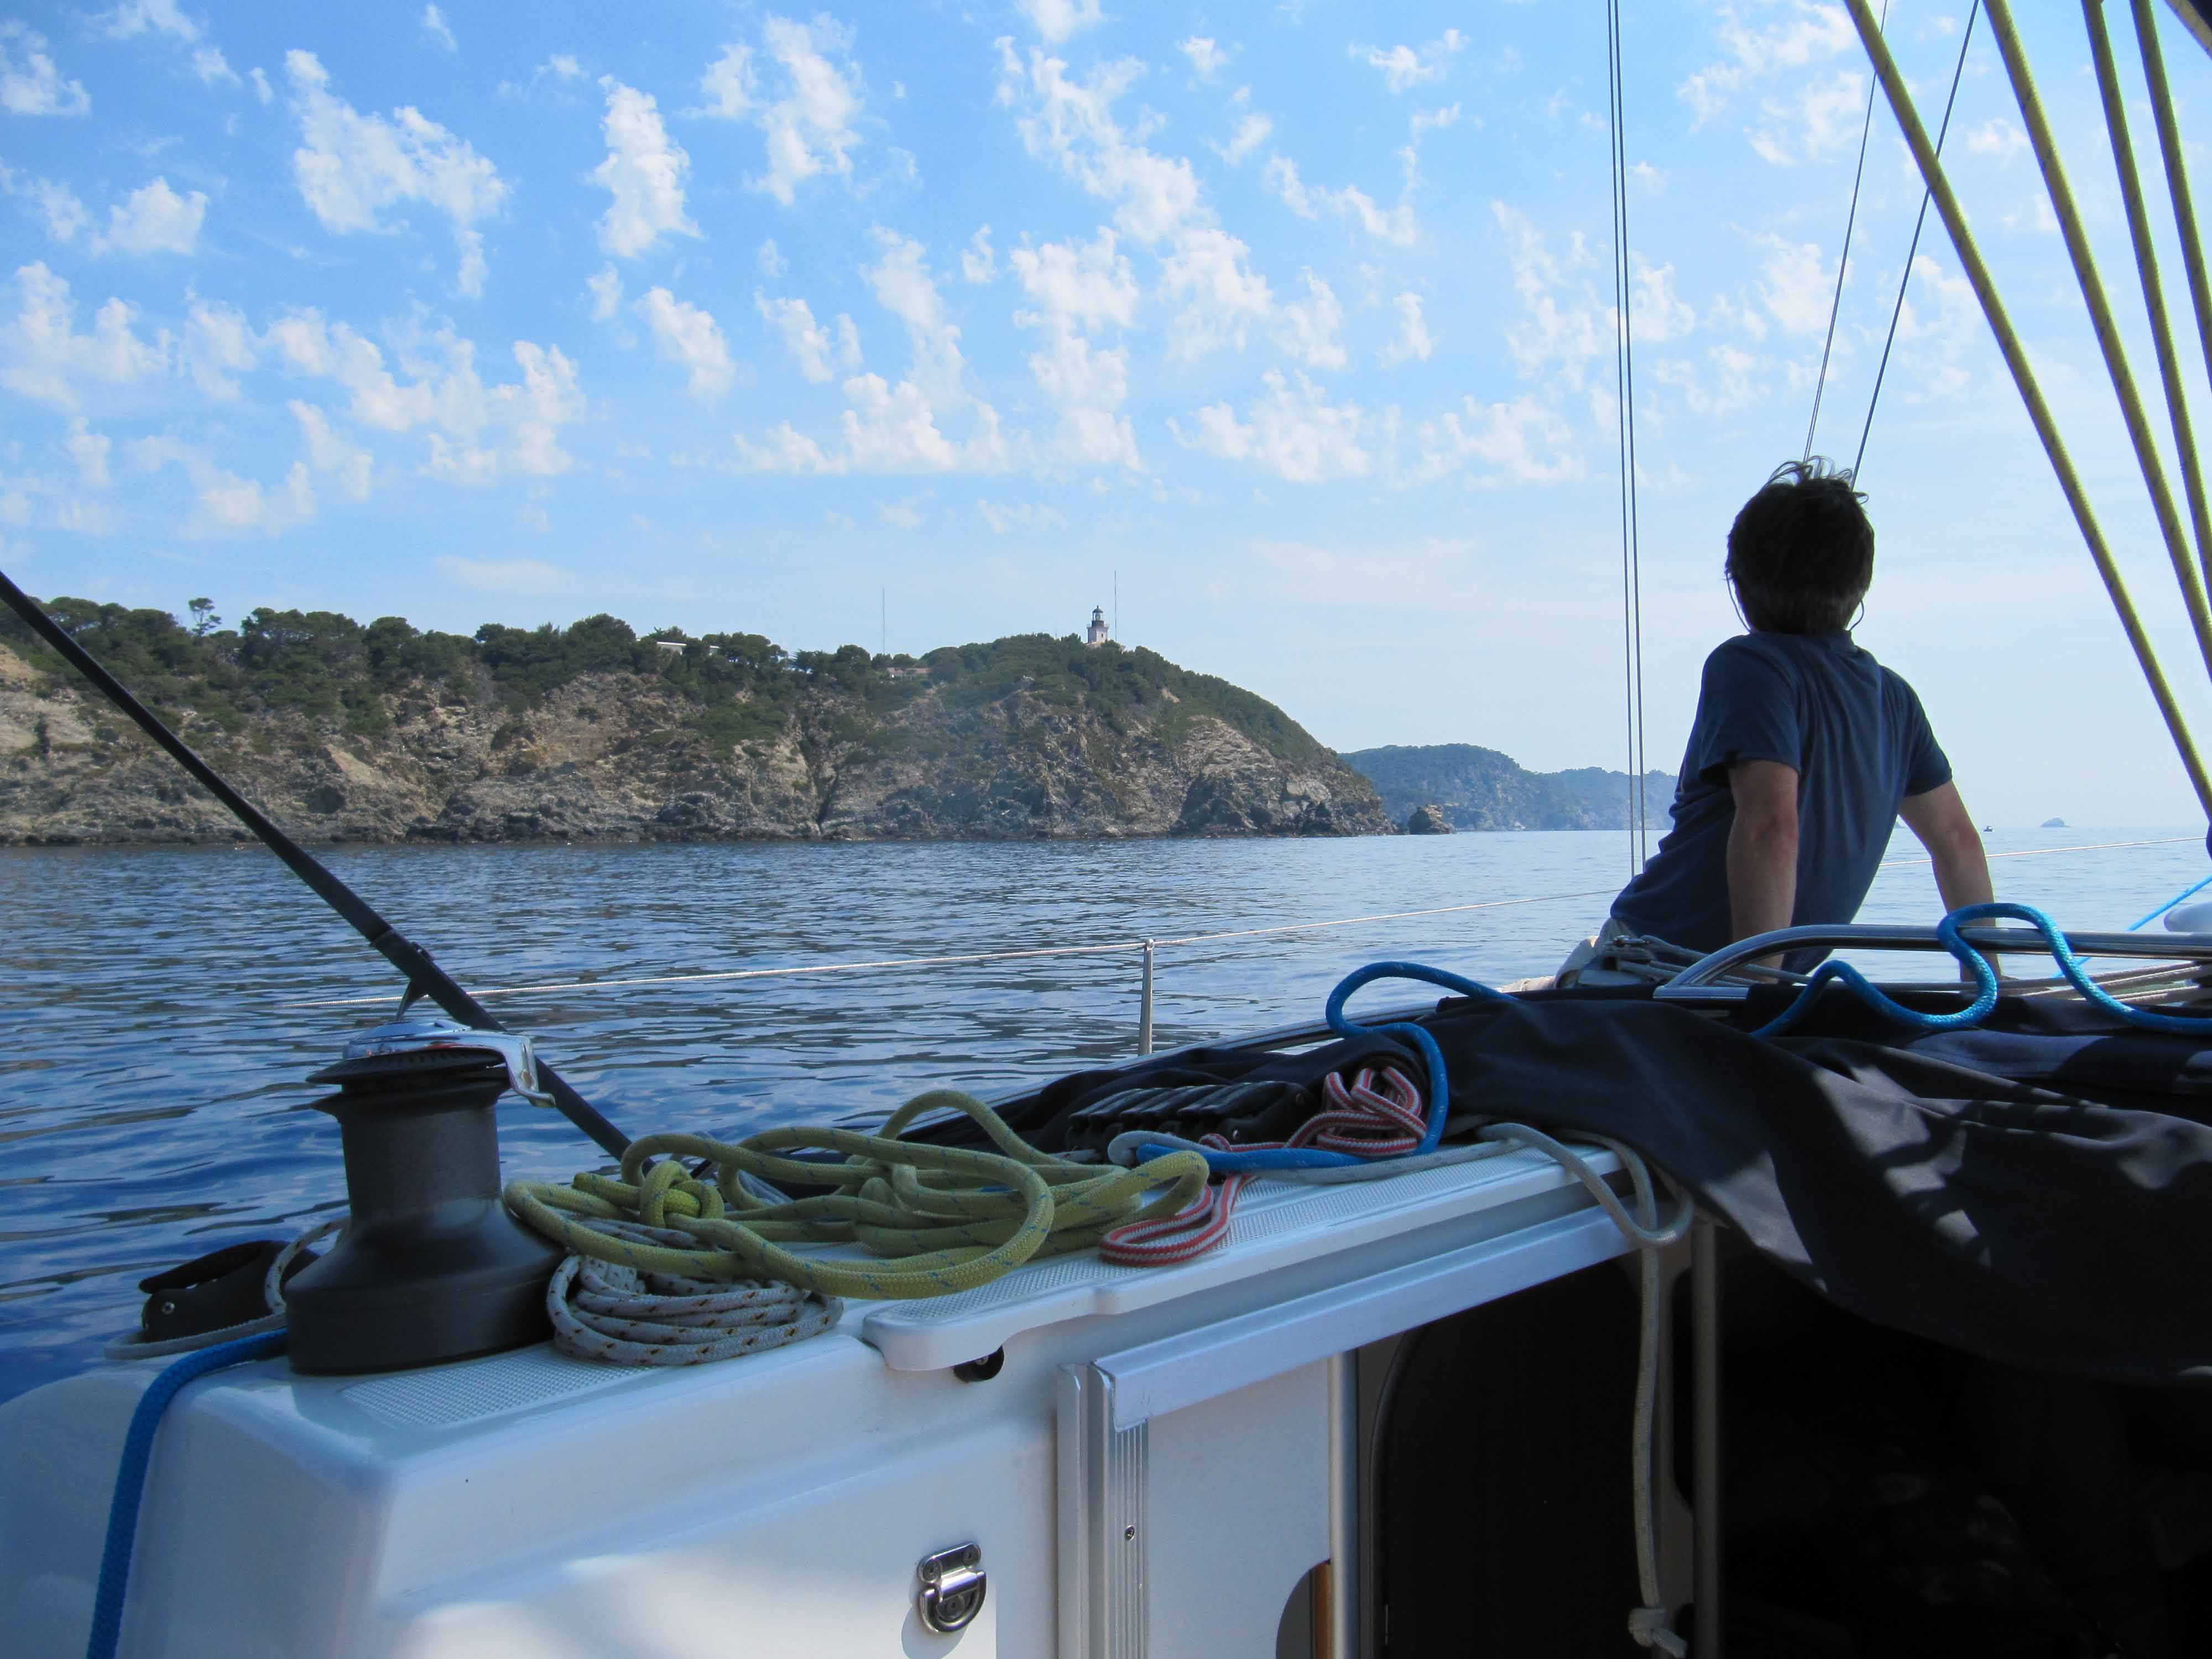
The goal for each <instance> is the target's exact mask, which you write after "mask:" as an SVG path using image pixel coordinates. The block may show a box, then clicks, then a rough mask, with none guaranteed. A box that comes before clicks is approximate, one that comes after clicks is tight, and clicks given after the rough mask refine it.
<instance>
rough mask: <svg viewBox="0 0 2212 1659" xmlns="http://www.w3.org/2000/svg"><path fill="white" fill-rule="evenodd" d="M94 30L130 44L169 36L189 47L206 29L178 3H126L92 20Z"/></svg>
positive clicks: (154, 0)
mask: <svg viewBox="0 0 2212 1659" xmlns="http://www.w3.org/2000/svg"><path fill="white" fill-rule="evenodd" d="M91 21H92V26H93V27H94V28H96V29H98V30H99V31H100V33H102V34H104V35H106V37H107V38H108V39H109V40H131V39H132V38H133V37H134V36H137V35H141V34H148V33H153V34H167V35H169V36H172V37H173V38H174V39H176V40H180V41H182V42H184V43H185V45H186V46H190V45H191V44H192V43H193V42H195V41H197V40H198V39H199V38H200V35H201V33H203V30H202V27H201V25H199V24H198V23H197V22H195V21H192V19H191V18H190V17H187V16H186V15H185V13H184V10H183V9H182V8H181V7H179V5H178V4H177V0H123V3H122V4H121V5H118V6H117V7H116V9H114V10H113V11H111V12H106V13H103V14H102V15H100V16H98V17H95V18H94V19H92V20H91Z"/></svg>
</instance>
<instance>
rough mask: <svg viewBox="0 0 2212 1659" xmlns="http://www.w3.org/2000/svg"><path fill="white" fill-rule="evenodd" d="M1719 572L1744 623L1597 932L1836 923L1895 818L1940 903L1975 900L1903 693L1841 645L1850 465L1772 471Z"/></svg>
mask: <svg viewBox="0 0 2212 1659" xmlns="http://www.w3.org/2000/svg"><path fill="white" fill-rule="evenodd" d="M1726 573H1727V576H1728V580H1729V586H1730V587H1731V588H1733V589H1734V591H1735V600H1736V607H1737V610H1738V611H1739V612H1740V613H1741V616H1742V617H1743V619H1744V621H1745V622H1746V623H1747V624H1748V625H1749V627H1750V629H1751V632H1749V633H1748V634H1743V635H1737V636H1736V637H1735V638H1734V639H1731V640H1728V641H1723V643H1722V644H1721V645H1720V646H1719V647H1717V648H1716V649H1715V650H1714V652H1713V653H1712V654H1711V656H1710V657H1708V658H1706V659H1705V678H1704V683H1703V684H1702V686H1701V687H1700V689H1699V694H1698V714H1697V719H1696V720H1695V721H1694V722H1693V723H1692V726H1691V728H1690V743H1689V748H1688V750H1687V751H1686V754H1685V755H1684V757H1683V759H1682V771H1681V781H1680V783H1679V784H1678V786H1677V787H1676V790H1675V795H1674V828H1673V829H1670V830H1669V831H1668V833H1667V836H1666V838H1665V839H1664V840H1662V842H1660V843H1659V849H1658V851H1657V852H1656V853H1655V854H1652V857H1651V861H1650V863H1649V864H1647V865H1646V866H1644V870H1643V872H1642V873H1641V874H1639V875H1638V876H1637V878H1635V879H1634V880H1633V881H1632V882H1630V883H1629V884H1628V885H1627V886H1626V888H1625V889H1623V890H1622V891H1621V894H1620V897H1618V898H1617V899H1615V900H1614V901H1613V922H1612V925H1611V927H1610V928H1609V929H1608V931H1609V932H1612V933H1638V934H1642V935H1644V936H1646V937H1648V938H1653V939H1665V940H1667V941H1668V942H1669V943H1671V944H1674V945H1682V946H1685V947H1686V948H1688V949H1691V950H1694V951H1714V950H1718V949H1719V948H1720V947H1721V946H1722V945H1726V944H1729V942H1731V941H1732V940H1735V939H1745V938H1748V937H1749V936H1750V935H1752V934H1753V933H1767V932H1770V931H1771V930H1773V929H1775V928H1778V927H1790V926H1792V925H1798V926H1805V925H1811V924H1814V923H1820V922H1848V921H1850V920H1851V919H1852V918H1853V917H1854V916H1856V915H1857V914H1858V908H1859V904H1860V902H1862V901H1863V899H1864V898H1865V897H1866V894H1867V889H1868V888H1869V886H1870V885H1871V884H1873V881H1874V876H1875V867H1876V866H1878V865H1879V864H1880V863H1881V855H1882V852H1883V849H1884V848H1887V846H1888V844H1889V836H1890V829H1891V826H1892V825H1893V823H1895V822H1896V820H1897V818H1898V817H1899V816H1902V817H1904V819H1905V823H1906V824H1907V825H1908V826H1909V827H1910V828H1911V830H1912V832H1913V834H1914V835H1915V836H1918V837H1919V839H1920V842H1921V844H1922V845H1923V846H1924V847H1926V848H1927V849H1928V851H1929V854H1930V855H1931V856H1932V857H1933V859H1934V860H1935V864H1936V890H1937V891H1938V892H1940V893H1941V894H1942V898H1943V905H1944V908H1946V909H1947V910H1955V909H1957V908H1959V907H1960V905H1962V904H1974V903H1978V902H1984V901H1985V900H1987V899H1988V898H1989V897H1990V867H1989V862H1988V860H1987V859H1986V858H1985V857H1984V854H1983V851H1982V841H1981V836H1979V835H1978V834H1977V833H1976V831H1975V829H1974V821H1973V819H1972V818H1971V817H1968V816H1967V813H1966V806H1965V804H1964V803H1963V802H1961V801H1960V799H1959V791H1958V789H1957V787H1956V786H1954V784H1953V783H1952V781H1951V763H1950V762H1949V761H1948V760H1947V759H1946V758H1944V755H1943V750H1942V748H1940V747H1939V746H1938V745H1937V744H1936V735H1935V733H1934V732H1932V731H1930V730H1929V725H1928V716H1927V715H1926V714H1924V713H1923V711H1922V709H1921V707H1920V699H1919V698H1918V697H1917V696H1915V695H1914V693H1913V690H1912V688H1911V686H1910V685H1908V684H1905V681H1904V679H1903V678H1901V677H1900V676H1899V675H1898V674H1896V673H1894V672H1893V671H1891V670H1889V669H1887V668H1884V667H1883V666H1882V665H1881V664H1880V663H1878V662H1876V661H1875V659H1874V658H1873V657H1872V656H1870V655H1869V653H1867V652H1865V651H1863V650H1862V649H1861V648H1860V647H1858V646H1857V644H1855V643H1853V641H1852V640H1851V635H1850V628H1851V624H1852V623H1853V622H1854V621H1855V620H1856V612H1857V611H1858V609H1859V606H1860V603H1861V601H1862V600H1863V599H1864V598H1865V597H1866V592H1867V589H1868V587H1869V586H1870V585H1871V584H1872V582H1873V580H1874V526H1872V525H1871V524H1869V522H1868V521H1867V516H1866V509H1865V507H1864V506H1863V498H1862V497H1861V496H1860V495H1858V493H1857V491H1856V490H1854V489H1852V488H1851V479H1850V474H1848V473H1844V472H1838V471H1835V470H1833V469H1832V468H1831V467H1830V466H1829V465H1827V464H1826V462H1822V461H1813V462H1797V461H1792V462H1790V463H1789V464H1788V465H1784V466H1783V467H1780V468H1779V469H1778V470H1777V471H1775V473H1774V475H1773V476H1772V477H1771V478H1769V479H1768V480H1767V482H1766V484H1765V487H1764V488H1763V489H1760V490H1759V493H1758V494H1757V495H1753V497H1752V498H1751V500H1750V501H1747V502H1746V503H1745V504H1744V507H1743V510H1742V511H1741V513H1737V514H1736V518H1735V524H1734V526H1731V527H1730V529H1729V538H1728V562H1727V565H1726ZM1822 954H1823V952H1820V951H1800V952H1793V953H1792V955H1791V957H1790V959H1789V961H1788V965H1789V966H1790V967H1793V968H1798V969H1801V970H1802V969H1804V968H1808V967H1810V966H1811V965H1812V964H1813V963H1814V962H1816V961H1818V960H1819V958H1820V956H1821V955H1822Z"/></svg>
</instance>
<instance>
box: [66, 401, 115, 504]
mask: <svg viewBox="0 0 2212 1659" xmlns="http://www.w3.org/2000/svg"><path fill="white" fill-rule="evenodd" d="M63 442H64V445H65V446H66V447H67V448H68V450H69V453H70V459H71V460H72V461H75V462H76V475H77V477H78V479H79V480H80V481H81V482H82V483H83V484H84V486H85V488H86V489H106V488H107V486H108V483H109V482H110V480H109V477H108V472H107V456H108V452H109V451H110V450H112V449H113V448H114V447H115V445H114V443H113V441H112V440H111V439H109V438H107V437H106V436H104V435H102V434H100V433H97V432H94V430H93V429H92V428H91V427H89V426H88V425H87V424H86V422H85V419H84V416H82V415H80V416H77V417H76V419H75V420H73V421H71V422H70V431H69V436H68V437H67V438H66V439H64V440H63Z"/></svg>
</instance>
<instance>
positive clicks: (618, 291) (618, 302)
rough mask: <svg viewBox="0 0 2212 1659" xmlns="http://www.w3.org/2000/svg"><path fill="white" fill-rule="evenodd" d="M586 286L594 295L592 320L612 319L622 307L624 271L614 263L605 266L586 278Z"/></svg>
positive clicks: (605, 320) (598, 321)
mask: <svg viewBox="0 0 2212 1659" xmlns="http://www.w3.org/2000/svg"><path fill="white" fill-rule="evenodd" d="M584 287H585V288H586V290H588V291H589V292H590V294H591V296H592V321H593V322H595V323H604V322H609V321H611V320H612V319H613V318H614V315H615V313H617V312H618V311H620V310H621V309H622V302H623V285H622V273H621V272H620V271H618V270H616V269H615V268H614V267H613V266H612V265H607V266H605V267H603V268H602V269H601V270H599V273H598V275H596V276H586V277H585V278H584Z"/></svg>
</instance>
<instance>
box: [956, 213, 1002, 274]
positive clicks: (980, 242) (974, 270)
mask: <svg viewBox="0 0 2212 1659" xmlns="http://www.w3.org/2000/svg"><path fill="white" fill-rule="evenodd" d="M960 275H961V276H963V278H965V279H966V280H967V281H969V282H971V283H988V282H994V281H996V280H997V278H998V275H999V256H998V255H997V254H996V253H995V252H993V251H992V248H991V228H990V226H988V225H985V226H983V227H982V228H980V229H978V230H977V231H976V233H975V234H974V235H973V236H971V237H969V239H968V246H966V247H965V248H963V249H962V250H961V253H960Z"/></svg>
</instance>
